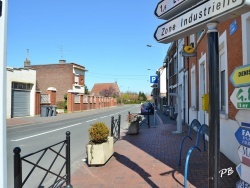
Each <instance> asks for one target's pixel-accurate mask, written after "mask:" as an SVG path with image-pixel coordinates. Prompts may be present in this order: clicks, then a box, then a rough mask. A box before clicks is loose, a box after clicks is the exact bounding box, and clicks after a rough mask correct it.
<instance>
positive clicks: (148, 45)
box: [146, 44, 164, 58]
mask: <svg viewBox="0 0 250 188" xmlns="http://www.w3.org/2000/svg"><path fill="white" fill-rule="evenodd" d="M146 46H147V47H149V48H154V47H160V46H154V45H151V44H147V45H146ZM161 49H162V58H164V48H163V47H162V48H161Z"/></svg>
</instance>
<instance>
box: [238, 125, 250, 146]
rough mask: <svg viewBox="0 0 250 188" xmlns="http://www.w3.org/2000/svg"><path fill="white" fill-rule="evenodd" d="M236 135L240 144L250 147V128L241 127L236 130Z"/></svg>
mask: <svg viewBox="0 0 250 188" xmlns="http://www.w3.org/2000/svg"><path fill="white" fill-rule="evenodd" d="M235 137H236V139H237V140H238V142H239V144H241V145H243V146H246V147H250V128H247V127H239V128H238V130H237V131H236V132H235Z"/></svg>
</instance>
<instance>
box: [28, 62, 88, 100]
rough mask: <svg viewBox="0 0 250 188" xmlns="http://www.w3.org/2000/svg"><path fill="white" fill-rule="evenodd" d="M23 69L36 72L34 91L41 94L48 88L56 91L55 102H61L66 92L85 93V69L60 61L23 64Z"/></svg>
mask: <svg viewBox="0 0 250 188" xmlns="http://www.w3.org/2000/svg"><path fill="white" fill-rule="evenodd" d="M24 67H26V68H31V69H34V70H36V81H37V82H36V83H37V85H36V89H37V90H39V91H41V93H45V92H47V89H48V88H49V87H54V88H56V90H57V96H56V102H58V101H63V100H64V95H65V94H67V92H68V90H72V91H74V92H76V93H84V91H85V87H84V86H85V71H86V69H85V67H84V66H81V65H78V64H75V63H66V60H60V61H59V63H58V64H44V65H30V63H27V62H25V64H24Z"/></svg>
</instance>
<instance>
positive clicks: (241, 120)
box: [235, 110, 250, 128]
mask: <svg viewBox="0 0 250 188" xmlns="http://www.w3.org/2000/svg"><path fill="white" fill-rule="evenodd" d="M235 119H236V121H237V122H238V124H239V125H240V126H244V127H249V128H250V117H249V110H239V111H238V112H237V114H236V116H235ZM246 122H249V123H246Z"/></svg>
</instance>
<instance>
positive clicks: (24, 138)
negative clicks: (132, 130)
mask: <svg viewBox="0 0 250 188" xmlns="http://www.w3.org/2000/svg"><path fill="white" fill-rule="evenodd" d="M132 108H135V107H131V108H129V109H132ZM129 109H126V110H123V111H120V112H117V113H115V114H118V113H121V112H125V111H127V110H129ZM113 115H114V114H111V115H109V116H113ZM109 116H103V117H100V118H105V117H109ZM97 119H98V118H96V119H91V120H88V121H85V122H86V123H87V122H91V121H95V120H97ZM80 124H81V123H77V124H73V125H69V126H66V127H62V128H59V129H54V130H51V131H47V132H43V133H39V134H35V135H32V136H27V137H23V138H20V139H16V140H11V141H12V142H18V141H21V140H26V139H29V138H34V137H37V136H41V135H44V134H49V133H52V132H55V131H59V130H63V129H67V128H69V127H74V126H77V125H80Z"/></svg>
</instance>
